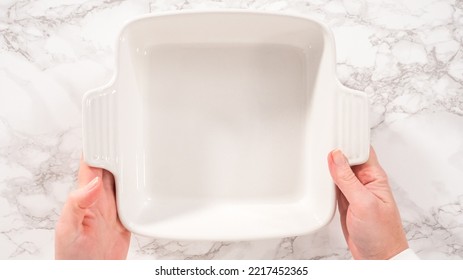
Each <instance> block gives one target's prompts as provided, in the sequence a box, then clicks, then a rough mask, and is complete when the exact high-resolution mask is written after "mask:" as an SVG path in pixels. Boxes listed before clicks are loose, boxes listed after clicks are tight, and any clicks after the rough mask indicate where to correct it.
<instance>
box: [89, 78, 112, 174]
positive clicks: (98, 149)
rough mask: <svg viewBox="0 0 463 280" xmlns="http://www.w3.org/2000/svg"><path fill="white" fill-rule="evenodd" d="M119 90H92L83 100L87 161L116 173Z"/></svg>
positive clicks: (107, 88)
mask: <svg viewBox="0 0 463 280" xmlns="http://www.w3.org/2000/svg"><path fill="white" fill-rule="evenodd" d="M115 93H116V91H115V89H114V88H113V87H111V86H110V87H104V88H99V89H95V90H93V91H90V92H88V93H86V94H85V95H84V98H83V100H82V110H83V112H82V132H83V139H82V140H83V158H84V161H85V162H86V163H87V164H88V165H90V166H94V167H100V168H104V169H106V170H109V171H111V172H112V173H114V169H115V167H116V161H117V157H116V143H115V140H116V132H115V129H116V126H115V123H116V121H115V107H114V105H115Z"/></svg>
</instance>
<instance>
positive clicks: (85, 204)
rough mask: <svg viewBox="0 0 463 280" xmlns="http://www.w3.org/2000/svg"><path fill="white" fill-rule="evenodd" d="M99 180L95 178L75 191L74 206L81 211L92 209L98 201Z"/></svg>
mask: <svg viewBox="0 0 463 280" xmlns="http://www.w3.org/2000/svg"><path fill="white" fill-rule="evenodd" d="M101 186H102V184H101V180H100V178H99V177H95V178H94V179H93V180H92V181H90V182H89V183H88V184H87V185H86V186H85V187H83V188H80V189H77V190H75V191H74V192H75V194H74V195H75V202H76V205H77V206H78V207H79V208H81V209H87V208H90V207H92V206H93V205H94V204H95V202H96V201H97V200H98V197H99V194H100V192H101Z"/></svg>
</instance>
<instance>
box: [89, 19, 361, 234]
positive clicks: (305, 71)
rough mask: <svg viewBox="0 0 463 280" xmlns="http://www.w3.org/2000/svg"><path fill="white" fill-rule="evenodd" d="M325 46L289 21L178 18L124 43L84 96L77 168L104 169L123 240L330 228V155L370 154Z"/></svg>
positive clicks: (325, 36) (300, 23) (355, 106)
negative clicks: (111, 73)
mask: <svg viewBox="0 0 463 280" xmlns="http://www.w3.org/2000/svg"><path fill="white" fill-rule="evenodd" d="M334 49H335V48H334V41H333V37H332V35H331V33H330V31H329V30H328V29H327V28H326V27H325V26H324V25H323V24H321V23H319V22H317V21H315V20H312V19H309V18H305V17H299V16H291V15H283V14H274V13H259V12H244V11H221V12H177V13H170V14H162V15H149V16H144V17H140V18H137V19H135V20H133V21H131V22H129V23H127V24H126V25H125V27H124V28H123V30H122V31H121V33H120V36H119V40H118V45H117V52H116V56H117V57H116V69H117V72H116V75H115V77H114V78H113V80H112V81H111V82H110V83H109V84H108V85H106V86H104V87H102V88H98V89H95V90H92V91H90V92H88V93H86V94H85V96H84V99H83V144H84V152H83V155H84V160H85V161H86V162H87V163H88V164H89V165H91V166H95V167H101V168H105V169H107V170H109V171H111V172H112V173H113V174H114V176H115V180H116V196H117V207H118V214H119V217H120V219H121V221H122V223H123V224H124V225H125V226H126V227H127V228H128V229H129V230H130V231H132V232H134V233H137V234H141V235H145V236H152V237H157V238H168V239H181V240H250V239H260V238H276V237H286V236H295V235H302V234H307V233H310V232H312V231H315V230H317V229H319V228H321V227H323V226H324V225H326V224H327V223H328V222H329V221H330V220H331V218H332V216H333V214H334V210H335V200H336V197H335V188H334V185H333V183H332V180H331V177H330V175H329V171H328V168H327V162H326V157H327V155H328V153H329V151H330V150H332V149H333V148H335V147H339V148H341V149H342V150H343V151H344V153H345V154H346V155H347V156H348V159H349V161H350V163H351V164H358V163H362V162H364V161H366V160H367V158H368V151H369V126H368V102H367V99H366V95H365V94H364V93H362V92H358V91H354V90H351V89H348V88H346V87H344V86H342V85H341V84H340V83H339V81H338V80H337V78H336V74H335V52H334Z"/></svg>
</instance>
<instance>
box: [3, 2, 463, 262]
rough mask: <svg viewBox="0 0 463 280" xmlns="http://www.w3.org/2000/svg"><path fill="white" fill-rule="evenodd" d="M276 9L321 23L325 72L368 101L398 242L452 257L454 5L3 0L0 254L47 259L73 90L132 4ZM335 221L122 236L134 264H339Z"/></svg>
mask: <svg viewBox="0 0 463 280" xmlns="http://www.w3.org/2000/svg"><path fill="white" fill-rule="evenodd" d="M205 8H244V9H257V10H282V11H290V12H296V13H301V14H305V15H311V16H313V17H316V18H319V19H322V20H323V21H324V22H326V23H327V24H328V25H329V26H330V27H331V28H332V29H333V31H334V35H335V39H336V41H337V52H338V64H337V70H338V76H339V78H340V80H341V82H342V83H344V84H345V85H347V86H350V87H352V88H355V89H359V90H363V91H366V92H367V93H368V95H369V98H370V100H371V103H372V106H371V116H372V121H371V127H372V143H373V145H374V146H375V147H376V149H377V153H378V154H379V157H380V160H381V162H382V163H383V165H384V168H385V169H386V171H387V172H388V173H389V176H390V180H391V183H392V187H393V190H394V194H395V196H396V199H397V202H398V204H399V207H400V210H401V213H402V218H403V222H404V226H405V229H406V231H407V237H408V239H409V240H410V245H411V247H412V248H413V249H414V250H415V251H416V252H417V253H418V255H419V256H420V257H422V258H424V259H462V258H463V47H462V45H463V2H462V1H461V0H456V1H451V0H403V1H398V0H396V1H394V0H382V1H376V0H353V1H323V0H305V1H302V0H292V1H291V0H288V1H279V0H230V1H220V0H210V1H197V0H190V1H187V0H172V1H168V0H136V1H122V0H110V1H104V0H89V1H84V0H37V1H31V0H22V1H15V0H3V1H1V2H0V32H1V35H0V259H48V258H53V250H54V249H53V230H54V224H55V222H56V220H57V218H58V216H59V212H60V209H61V206H62V205H63V202H64V201H65V199H66V196H67V194H68V193H69V191H70V190H71V188H73V187H74V185H75V180H76V170H77V164H78V159H79V157H80V154H81V97H82V94H83V93H84V92H85V91H87V90H89V89H92V88H94V87H96V86H99V85H102V84H104V83H105V82H107V81H108V80H109V79H110V78H111V76H112V74H113V71H114V62H113V54H114V53H113V51H114V42H115V36H116V34H117V31H118V29H119V28H120V26H121V25H122V24H123V22H124V21H125V20H127V19H130V18H131V17H133V16H136V15H140V14H143V13H150V12H156V11H166V10H179V9H205ZM350 257H351V256H350V253H349V251H348V250H347V247H346V244H345V242H344V239H343V237H342V233H341V229H340V224H339V221H338V217H337V216H336V217H335V219H334V220H333V222H332V223H331V224H330V225H329V226H327V227H326V228H324V229H322V230H321V231H319V232H317V233H315V234H312V235H308V236H300V237H294V238H285V239H278V240H263V241H253V242H236V243H221V242H175V241H170V240H150V239H147V238H141V237H136V236H135V237H134V238H133V240H132V244H131V249H130V252H129V258H133V259H152V258H155V259H348V258H350Z"/></svg>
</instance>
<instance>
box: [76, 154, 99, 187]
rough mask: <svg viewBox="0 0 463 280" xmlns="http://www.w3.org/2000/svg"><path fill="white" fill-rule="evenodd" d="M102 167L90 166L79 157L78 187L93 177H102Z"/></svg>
mask: <svg viewBox="0 0 463 280" xmlns="http://www.w3.org/2000/svg"><path fill="white" fill-rule="evenodd" d="M102 176H103V169H101V168H97V167H91V166H89V165H87V164H86V163H85V161H84V160H83V159H82V158H81V159H80V166H79V174H78V176H77V181H78V188H82V187H85V186H86V185H87V184H88V183H89V182H90V181H91V180H93V179H94V178H95V177H100V178H102Z"/></svg>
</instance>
